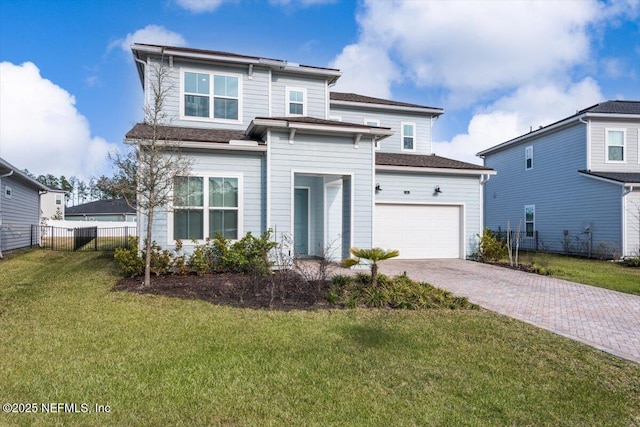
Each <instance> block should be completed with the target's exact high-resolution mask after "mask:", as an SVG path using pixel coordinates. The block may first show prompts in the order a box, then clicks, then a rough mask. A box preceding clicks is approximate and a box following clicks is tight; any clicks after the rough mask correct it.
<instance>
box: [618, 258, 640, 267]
mask: <svg viewBox="0 0 640 427" xmlns="http://www.w3.org/2000/svg"><path fill="white" fill-rule="evenodd" d="M622 265H624V266H625V267H633V268H638V267H640V257H630V258H625V259H623V260H622Z"/></svg>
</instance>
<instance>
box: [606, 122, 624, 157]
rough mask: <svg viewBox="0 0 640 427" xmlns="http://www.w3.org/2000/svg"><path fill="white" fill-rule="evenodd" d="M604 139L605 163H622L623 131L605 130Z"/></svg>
mask: <svg viewBox="0 0 640 427" xmlns="http://www.w3.org/2000/svg"><path fill="white" fill-rule="evenodd" d="M605 133H606V136H605V139H606V147H607V154H606V159H607V160H606V161H607V162H624V161H625V152H624V142H625V140H626V131H625V129H605Z"/></svg>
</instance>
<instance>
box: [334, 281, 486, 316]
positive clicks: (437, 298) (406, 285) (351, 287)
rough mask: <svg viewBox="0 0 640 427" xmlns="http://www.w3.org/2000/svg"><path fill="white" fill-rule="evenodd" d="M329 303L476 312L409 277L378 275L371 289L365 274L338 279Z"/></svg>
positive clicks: (462, 300)
mask: <svg viewBox="0 0 640 427" xmlns="http://www.w3.org/2000/svg"><path fill="white" fill-rule="evenodd" d="M326 300H327V302H328V303H329V304H339V305H342V306H344V307H348V308H354V307H359V306H365V307H376V308H383V307H387V308H401V309H410V310H417V309H425V308H449V309H473V308H477V306H476V305H474V304H471V303H470V302H469V300H467V299H466V298H464V297H454V296H453V295H452V294H451V293H450V292H447V291H445V290H442V289H439V288H435V287H433V286H431V285H429V284H428V283H421V282H416V281H413V280H411V279H410V278H409V277H408V276H406V275H401V276H396V277H393V278H391V277H389V276H386V275H384V274H379V275H378V283H377V285H376V287H372V286H371V279H370V277H369V276H368V275H367V274H364V273H358V274H357V275H356V276H354V277H349V276H335V277H334V278H333V281H332V284H331V287H330V289H329V291H328V292H327V295H326Z"/></svg>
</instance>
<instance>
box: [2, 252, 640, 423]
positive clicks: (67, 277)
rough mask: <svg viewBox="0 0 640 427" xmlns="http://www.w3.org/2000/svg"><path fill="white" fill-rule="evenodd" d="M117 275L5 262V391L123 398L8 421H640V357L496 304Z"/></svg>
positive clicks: (99, 268) (111, 269)
mask: <svg viewBox="0 0 640 427" xmlns="http://www.w3.org/2000/svg"><path fill="white" fill-rule="evenodd" d="M116 274H117V271H116V268H115V266H114V263H113V261H112V260H111V259H110V258H109V257H108V256H106V255H102V254H99V253H60V252H51V251H28V252H25V253H20V254H14V255H10V256H8V257H7V259H5V260H1V261H0V372H1V373H2V374H1V377H0V398H1V400H2V403H20V402H22V403H31V402H33V403H37V404H38V405H39V404H40V403H76V404H77V405H78V408H80V405H81V404H82V403H85V404H88V405H89V406H88V407H89V408H90V409H93V408H94V405H95V404H101V405H109V407H110V412H109V413H56V414H52V413H48V414H43V413H37V414H25V413H22V414H6V413H2V414H0V425H25V426H26V425H47V426H48V425H100V426H102V425H121V426H124V425H144V426H166V425H188V426H191V425H234V426H243V425H260V426H263V425H266V426H268V425H278V426H280V425H300V426H314V425H317V426H326V425H340V426H361V425H380V426H388V425H443V426H449V425H469V426H478V425H483V426H484V425H500V426H502V425H549V426H558V425H563V426H595V425H607V426H616V425H617V426H629V425H638V424H640V365H638V364H634V363H631V362H628V361H624V360H622V359H619V358H616V357H614V356H611V355H607V354H605V353H602V352H599V351H597V350H594V349H592V348H590V347H587V346H584V345H582V344H579V343H575V342H573V341H570V340H568V339H565V338H561V337H558V336H556V335H554V334H552V333H549V332H546V331H543V330H539V329H537V328H534V327H532V326H530V325H527V324H524V323H522V322H518V321H515V320H511V319H508V318H506V317H502V316H498V315H495V314H492V313H490V312H487V311H484V310H479V311H478V310H470V311H447V310H432V311H392V310H360V309H356V310H323V311H309V312H305V311H290V312H275V311H266V310H265V311H256V310H245V309H233V308H227V307H218V306H214V305H211V304H207V303H204V302H200V301H187V300H178V299H169V298H164V297H156V296H150V295H138V294H129V293H119V292H112V291H111V287H112V285H113V284H114V282H115V281H116V280H117V276H116ZM40 408H41V407H40V406H38V409H40Z"/></svg>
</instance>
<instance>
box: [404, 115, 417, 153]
mask: <svg viewBox="0 0 640 427" xmlns="http://www.w3.org/2000/svg"><path fill="white" fill-rule="evenodd" d="M401 126H402V150H403V151H415V149H416V146H415V145H416V125H415V124H414V123H405V122H403V123H401Z"/></svg>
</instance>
